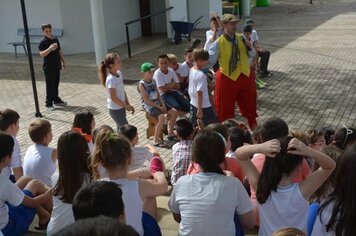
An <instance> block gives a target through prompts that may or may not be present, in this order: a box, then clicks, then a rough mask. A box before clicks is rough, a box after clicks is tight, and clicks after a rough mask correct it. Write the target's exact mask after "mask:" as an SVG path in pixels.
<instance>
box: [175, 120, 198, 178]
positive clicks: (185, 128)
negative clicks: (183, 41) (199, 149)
mask: <svg viewBox="0 0 356 236" xmlns="http://www.w3.org/2000/svg"><path fill="white" fill-rule="evenodd" d="M175 127H176V132H177V136H178V138H179V140H180V141H179V142H178V143H176V144H174V145H173V147H172V176H171V184H172V185H175V184H176V182H177V181H178V179H179V178H180V177H182V176H183V175H186V174H187V170H188V167H189V163H190V162H191V161H192V140H193V136H194V128H193V126H192V124H191V123H190V122H189V121H188V120H187V119H180V120H177V122H176V125H175Z"/></svg>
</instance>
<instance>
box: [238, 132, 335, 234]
mask: <svg viewBox="0 0 356 236" xmlns="http://www.w3.org/2000/svg"><path fill="white" fill-rule="evenodd" d="M255 153H262V154H265V155H266V160H265V162H264V165H263V168H262V172H261V174H260V173H259V172H258V170H257V169H256V167H255V166H254V164H253V163H252V161H251V160H250V156H251V155H253V154H255ZM236 156H237V157H238V160H239V161H240V165H241V167H242V170H243V172H244V173H245V174H246V177H247V179H248V181H249V183H250V185H251V186H252V187H253V188H254V189H256V191H257V193H256V196H257V201H258V202H257V206H258V210H259V217H260V229H259V234H258V235H271V234H272V233H273V232H275V231H276V230H278V229H281V228H285V227H290V226H293V227H295V228H298V229H300V230H303V231H304V232H307V217H308V208H309V202H308V200H309V198H310V196H311V195H312V194H313V193H314V192H315V191H316V190H317V189H318V188H319V187H320V185H321V184H322V183H323V182H324V181H325V180H326V179H327V178H328V177H329V175H330V174H331V173H332V171H333V170H334V168H335V162H334V161H333V160H332V159H331V158H330V157H328V156H326V155H325V154H323V153H321V152H319V151H317V150H315V149H312V148H311V147H308V146H306V145H305V144H304V143H302V142H301V141H299V140H298V139H296V138H292V137H287V136H285V137H282V138H279V139H272V140H270V141H267V142H265V143H262V144H255V145H248V146H242V147H240V148H238V149H237V150H236ZM303 157H309V158H311V159H313V160H314V161H315V162H316V163H318V164H319V165H320V168H319V169H318V170H316V171H315V172H313V173H312V174H310V175H309V176H308V177H307V178H306V179H305V180H303V181H301V182H299V183H294V182H293V178H294V177H295V175H296V174H297V173H298V172H300V168H301V166H302V165H301V163H302V161H303Z"/></svg>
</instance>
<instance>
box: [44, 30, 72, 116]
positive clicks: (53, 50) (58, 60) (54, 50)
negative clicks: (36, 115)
mask: <svg viewBox="0 0 356 236" xmlns="http://www.w3.org/2000/svg"><path fill="white" fill-rule="evenodd" d="M41 28H42V32H43V36H44V38H43V39H42V40H41V42H40V44H39V45H38V49H39V51H40V56H41V57H43V71H44V73H45V77H46V94H47V95H46V107H47V108H48V109H49V110H54V109H55V108H59V107H63V106H66V105H67V103H66V102H63V101H62V99H61V98H60V97H59V96H58V86H59V79H60V70H61V69H62V68H63V69H64V68H65V62H64V56H63V53H62V52H61V46H60V44H59V41H58V39H57V38H55V37H53V35H52V26H51V24H44V25H42V27H41Z"/></svg>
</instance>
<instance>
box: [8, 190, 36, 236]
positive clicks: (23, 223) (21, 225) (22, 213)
mask: <svg viewBox="0 0 356 236" xmlns="http://www.w3.org/2000/svg"><path fill="white" fill-rule="evenodd" d="M22 192H23V193H24V194H25V195H27V196H29V197H30V198H33V197H34V195H33V194H32V193H31V192H30V191H29V190H22ZM6 204H7V206H8V208H9V222H8V223H7V225H6V226H5V228H4V229H2V230H1V232H2V233H3V234H4V236H7V235H11V236H17V235H23V234H24V233H26V232H27V231H28V227H29V226H30V225H31V223H32V221H33V218H34V217H35V214H36V209H35V208H30V207H26V206H24V205H22V204H21V205H19V206H13V205H11V204H9V203H6Z"/></svg>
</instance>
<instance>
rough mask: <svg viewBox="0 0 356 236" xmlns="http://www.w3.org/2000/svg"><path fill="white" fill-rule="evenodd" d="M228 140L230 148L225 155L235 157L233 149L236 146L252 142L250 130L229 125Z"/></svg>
mask: <svg viewBox="0 0 356 236" xmlns="http://www.w3.org/2000/svg"><path fill="white" fill-rule="evenodd" d="M229 133H230V142H231V148H230V151H229V152H228V153H226V156H227V157H232V158H236V155H235V151H236V149H237V148H239V147H242V146H243V145H245V144H252V137H251V134H250V132H248V131H246V130H244V129H241V128H240V127H237V126H235V127H230V128H229Z"/></svg>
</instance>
